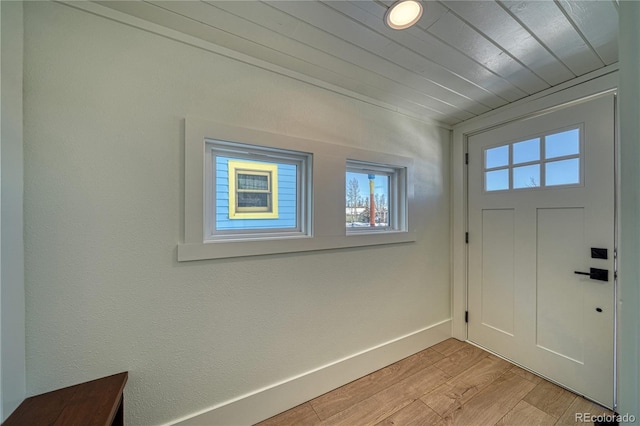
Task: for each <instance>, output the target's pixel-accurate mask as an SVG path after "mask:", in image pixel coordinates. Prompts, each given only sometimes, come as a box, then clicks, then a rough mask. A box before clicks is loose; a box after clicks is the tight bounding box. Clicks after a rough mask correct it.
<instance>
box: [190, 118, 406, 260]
mask: <svg viewBox="0 0 640 426" xmlns="http://www.w3.org/2000/svg"><path fill="white" fill-rule="evenodd" d="M184 131H185V134H184V234H183V238H184V239H183V240H182V241H180V242H179V244H178V250H177V255H178V261H179V262H186V261H195V260H204V259H224V258H232V257H245V256H259V255H269V254H282V253H297V252H306V251H313V250H330V249H338V248H346V247H364V246H375V245H381V244H400V243H411V242H414V241H416V233H415V230H413V229H411V228H410V226H409V225H410V223H411V222H410V218H411V212H412V211H413V209H415V207H414V191H413V181H414V178H413V173H414V171H413V160H412V159H411V158H407V157H401V156H397V155H394V154H390V153H380V152H372V151H368V150H361V149H357V148H351V147H347V146H342V145H334V144H330V143H326V142H321V141H317V140H310V139H304V138H299V137H295V136H289V135H285V134H277V133H270V132H265V131H261V130H255V129H248V128H244V127H234V126H229V125H226V124H224V123H215V122H210V121H206V120H201V119H198V118H195V117H192V118H188V119H185V124H184ZM350 158H358V159H359V161H353V160H349V159H350ZM347 169H348V170H347ZM347 172H349V173H352V174H353V175H352V176H354V177H357V179H360V178H364V179H365V181H364V182H363V183H362V188H361V191H362V193H361V194H360V195H359V197H360V198H362V197H364V196H365V195H366V197H368V198H369V200H371V194H372V193H373V200H374V201H373V204H374V205H373V209H370V211H371V213H370V216H367V218H368V219H369V221H370V220H371V217H373V223H374V226H370V223H371V222H369V225H368V226H361V227H356V226H355V225H354V226H353V227H351V228H346V229H345V222H344V218H345V216H343V215H344V212H345V192H343V191H344V190H345V176H346V175H345V173H347ZM369 175H371V176H372V179H369ZM370 181H373V192H371V189H370V186H369V182H370ZM358 184H360V183H358ZM362 203H363V205H364V206H366V203H367V201H362ZM369 203H370V205H371V202H370V201H369ZM358 207H362V206H356V208H358ZM360 213H362V212H360ZM358 220H359V221H360V220H363V218H358ZM354 223H355V221H354ZM356 234H357V235H356Z"/></svg>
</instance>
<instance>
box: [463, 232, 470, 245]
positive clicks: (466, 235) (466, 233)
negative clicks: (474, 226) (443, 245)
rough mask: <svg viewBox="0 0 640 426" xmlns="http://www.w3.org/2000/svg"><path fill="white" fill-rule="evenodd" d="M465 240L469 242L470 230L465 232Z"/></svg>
mask: <svg viewBox="0 0 640 426" xmlns="http://www.w3.org/2000/svg"><path fill="white" fill-rule="evenodd" d="M464 242H465V243H466V244H469V233H468V232H465V233H464Z"/></svg>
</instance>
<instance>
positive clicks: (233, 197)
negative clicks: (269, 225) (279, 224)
mask: <svg viewBox="0 0 640 426" xmlns="http://www.w3.org/2000/svg"><path fill="white" fill-rule="evenodd" d="M228 168H229V219H277V218H278V165H277V164H271V163H254V162H248V161H236V160H229V163H228ZM238 172H242V174H254V175H260V176H264V175H267V176H269V188H270V189H271V191H270V193H271V209H270V211H265V210H263V209H264V207H257V208H256V207H244V208H239V207H238V204H237V193H238V188H237V181H236V176H237V175H238ZM251 192H261V191H251ZM250 209H260V210H259V211H251V210H250Z"/></svg>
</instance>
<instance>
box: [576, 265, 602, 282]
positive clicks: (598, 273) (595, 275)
mask: <svg viewBox="0 0 640 426" xmlns="http://www.w3.org/2000/svg"><path fill="white" fill-rule="evenodd" d="M573 273H574V274H578V275H588V276H589V278H590V279H592V280H598V281H609V270H608V269H598V268H589V272H580V271H573Z"/></svg>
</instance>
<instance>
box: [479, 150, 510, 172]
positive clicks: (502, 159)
mask: <svg viewBox="0 0 640 426" xmlns="http://www.w3.org/2000/svg"><path fill="white" fill-rule="evenodd" d="M508 164H509V145H504V146H499V147H497V148H491V149H487V150H486V151H485V160H484V168H485V169H493V168H494V167H502V166H506V165H508Z"/></svg>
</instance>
